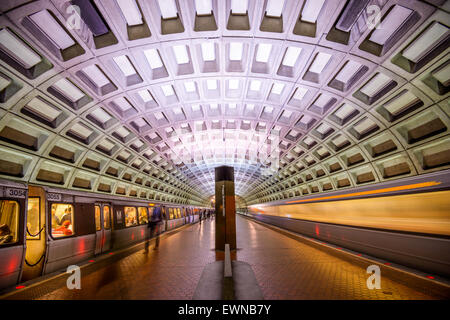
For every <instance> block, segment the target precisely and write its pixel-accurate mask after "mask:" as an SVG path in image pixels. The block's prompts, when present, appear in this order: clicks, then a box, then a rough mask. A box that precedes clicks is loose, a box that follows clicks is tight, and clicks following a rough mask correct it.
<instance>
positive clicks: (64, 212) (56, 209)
mask: <svg viewBox="0 0 450 320" xmlns="http://www.w3.org/2000/svg"><path fill="white" fill-rule="evenodd" d="M51 210H52V237H54V238H62V237H69V236H72V235H74V234H75V230H74V226H73V221H74V216H73V213H74V210H73V205H71V204H65V203H53V204H52V209H51Z"/></svg>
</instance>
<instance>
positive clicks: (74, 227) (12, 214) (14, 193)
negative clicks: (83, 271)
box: [0, 180, 212, 289]
mask: <svg viewBox="0 0 450 320" xmlns="http://www.w3.org/2000/svg"><path fill="white" fill-rule="evenodd" d="M158 210H160V211H161V217H162V219H163V221H162V223H161V224H160V225H159V226H158V230H157V232H158V233H163V232H165V231H168V230H171V229H174V228H177V227H180V226H182V225H184V224H190V223H195V222H197V221H198V220H199V214H200V213H201V212H207V211H212V210H211V209H209V208H206V207H192V206H185V205H174V204H164V203H158V202H151V203H150V202H149V201H148V200H141V199H131V198H130V199H129V198H124V197H118V196H109V195H101V194H93V193H87V192H77V191H73V190H64V189H55V188H50V187H44V186H32V185H26V184H20V183H15V182H11V181H6V180H0V289H3V288H7V287H10V286H13V285H14V284H16V283H19V282H24V281H27V280H31V279H33V278H36V277H39V276H41V275H45V274H49V273H52V272H55V271H57V270H60V269H62V268H65V267H67V266H68V265H71V264H76V263H79V262H81V261H84V260H87V259H89V258H90V257H93V256H94V255H98V254H101V253H104V252H107V251H110V250H113V249H118V248H124V247H127V246H131V245H132V244H135V243H137V242H140V241H143V240H145V239H146V236H147V234H148V232H149V228H148V227H147V223H148V221H149V219H151V216H152V214H153V213H154V212H156V211H158Z"/></svg>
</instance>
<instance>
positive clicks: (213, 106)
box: [209, 103, 219, 123]
mask: <svg viewBox="0 0 450 320" xmlns="http://www.w3.org/2000/svg"><path fill="white" fill-rule="evenodd" d="M209 107H210V108H211V109H213V110H216V109H217V108H218V107H219V105H218V104H217V103H211V104H210V105H209ZM213 122H216V123H217V122H219V120H213Z"/></svg>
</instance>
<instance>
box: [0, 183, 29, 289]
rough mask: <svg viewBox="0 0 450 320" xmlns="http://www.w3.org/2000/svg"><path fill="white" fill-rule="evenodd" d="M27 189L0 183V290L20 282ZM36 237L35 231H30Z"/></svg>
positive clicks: (14, 184) (23, 186)
mask: <svg viewBox="0 0 450 320" xmlns="http://www.w3.org/2000/svg"><path fill="white" fill-rule="evenodd" d="M27 192H28V187H27V186H26V185H24V184H20V183H14V182H10V181H1V180H0V288H4V287H6V286H10V285H13V284H15V283H17V282H18V281H19V280H20V273H21V270H22V263H23V258H24V254H25V232H26V231H25V229H26V227H25V220H24V219H23V217H24V216H25V211H26V198H27ZM29 231H30V232H33V233H35V232H36V231H35V230H29Z"/></svg>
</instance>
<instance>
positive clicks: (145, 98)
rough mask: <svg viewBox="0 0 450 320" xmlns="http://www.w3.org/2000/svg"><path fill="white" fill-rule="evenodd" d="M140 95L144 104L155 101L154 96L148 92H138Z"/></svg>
mask: <svg viewBox="0 0 450 320" xmlns="http://www.w3.org/2000/svg"><path fill="white" fill-rule="evenodd" d="M138 95H139V96H140V97H141V99H142V100H143V101H144V102H149V101H153V97H152V95H151V94H150V92H149V91H148V90H141V91H138Z"/></svg>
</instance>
